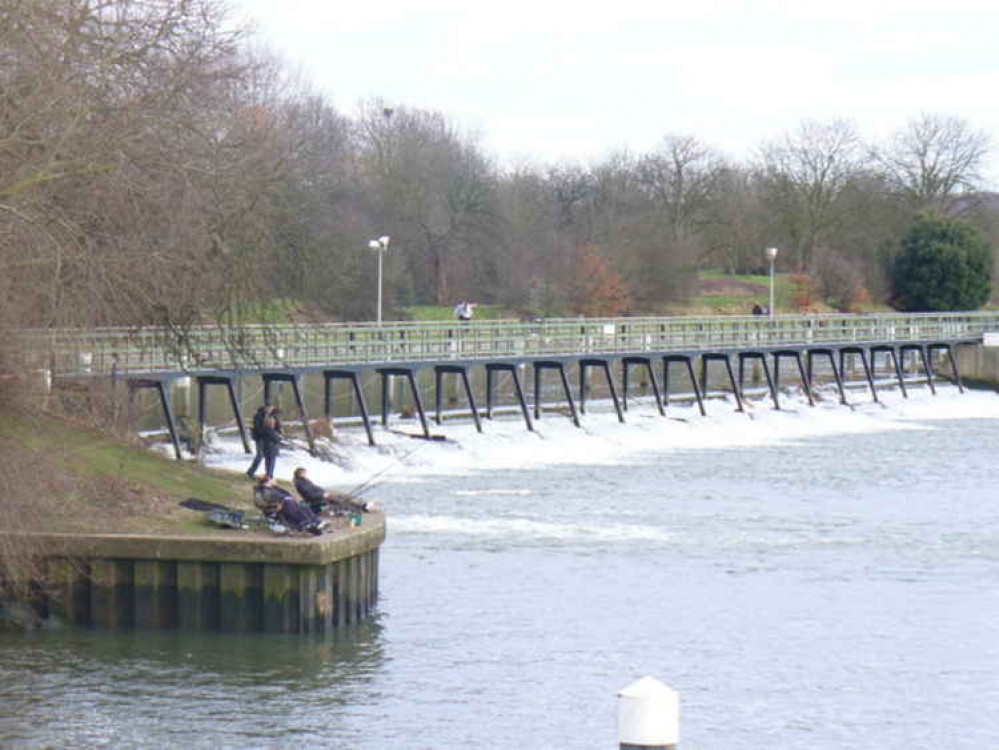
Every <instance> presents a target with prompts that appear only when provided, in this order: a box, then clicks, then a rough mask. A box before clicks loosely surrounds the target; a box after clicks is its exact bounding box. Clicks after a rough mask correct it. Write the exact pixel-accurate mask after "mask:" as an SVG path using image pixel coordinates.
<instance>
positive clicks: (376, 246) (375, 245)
mask: <svg viewBox="0 0 999 750" xmlns="http://www.w3.org/2000/svg"><path fill="white" fill-rule="evenodd" d="M388 246H389V237H388V235H384V236H382V237H379V238H378V239H377V240H371V241H370V242H369V243H368V247H370V248H371V249H372V250H374V251H375V252H376V253H378V325H381V324H382V256H383V255H384V254H385V251H386V250H388Z"/></svg>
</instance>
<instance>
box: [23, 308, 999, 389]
mask: <svg viewBox="0 0 999 750" xmlns="http://www.w3.org/2000/svg"><path fill="white" fill-rule="evenodd" d="M992 331H999V312H961V313H920V314H909V315H903V314H878V315H786V316H779V317H776V318H773V319H771V318H766V317H760V316H744V317H743V316H739V317H723V316H718V317H702V318H558V319H544V320H536V321H531V322H519V321H514V320H490V321H477V322H472V323H452V322H401V323H385V324H382V325H378V324H376V323H331V324H316V325H297V324H283V325H252V326H244V327H239V328H221V327H215V326H202V327H195V328H190V329H185V330H183V331H176V330H172V329H167V328H154V327H148V328H98V329H51V330H44V331H42V330H27V331H20V332H18V333H17V334H16V336H15V338H16V340H17V341H18V343H19V344H20V348H21V353H22V358H23V361H24V364H25V366H26V367H29V368H39V369H46V370H49V371H50V372H51V374H52V375H53V376H54V377H60V376H72V375H113V374H118V375H129V376H138V375H142V374H148V375H156V374H160V375H162V374H169V373H185V374H200V373H210V372H219V371H244V372H245V371H260V370H282V369H288V370H295V369H319V368H322V367H330V368H335V367H338V366H354V367H361V366H365V365H380V364H391V363H393V362H436V361H443V360H448V359H461V360H466V361H477V360H481V361H492V360H509V359H532V358H543V357H575V356H586V355H594V356H616V355H626V354H632V355H635V354H642V353H648V354H658V353H670V352H697V351H710V350H725V349H769V348H780V347H805V346H815V347H819V346H823V345H836V346H844V345H849V344H861V345H863V344H872V343H895V344H904V343H913V342H929V341H951V342H953V341H973V340H976V339H980V338H981V337H982V336H983V334H984V333H986V332H992Z"/></svg>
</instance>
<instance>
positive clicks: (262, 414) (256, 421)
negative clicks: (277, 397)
mask: <svg viewBox="0 0 999 750" xmlns="http://www.w3.org/2000/svg"><path fill="white" fill-rule="evenodd" d="M266 419H267V408H266V407H264V406H261V407H260V408H259V409H257V411H256V413H254V415H253V426H252V427H250V437H251V438H253V439H254V440H260V429H261V428H262V427H263V426H264V422H265V421H266Z"/></svg>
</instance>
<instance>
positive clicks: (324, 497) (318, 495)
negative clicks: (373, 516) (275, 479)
mask: <svg viewBox="0 0 999 750" xmlns="http://www.w3.org/2000/svg"><path fill="white" fill-rule="evenodd" d="M307 473H308V472H306V470H305V469H304V468H302V467H301V466H299V467H298V468H297V469H295V489H296V490H297V491H298V494H299V495H301V496H302V500H303V501H304V502H305V503H307V504H308V506H309V507H310V508H311V509H312V512H313V513H321V512H322V511H324V510H329V511H330V512H332V513H333V514H335V515H339V514H341V513H367V512H369V511H372V510H374V509H375V507H376V506H375V503H374V502H367V503H364V502H360V501H358V500H354V499H353V498H352V497H351V496H350V495H345V494H344V493H342V492H333V491H332V490H324V489H323V488H322V487H320V486H319V485H318V484H316V483H315V482H313V481H312V480H311V479H309V478H308V476H306V475H307Z"/></svg>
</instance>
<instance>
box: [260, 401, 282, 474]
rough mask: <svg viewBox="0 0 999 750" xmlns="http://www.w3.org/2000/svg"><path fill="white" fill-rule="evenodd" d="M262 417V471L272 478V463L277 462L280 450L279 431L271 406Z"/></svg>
mask: <svg viewBox="0 0 999 750" xmlns="http://www.w3.org/2000/svg"><path fill="white" fill-rule="evenodd" d="M268 408H269V409H271V411H269V412H268V413H267V416H266V417H265V418H264V423H263V425H261V427H260V448H261V452H262V453H263V454H264V471H265V474H266V477H267V479H273V478H274V465H275V464H276V463H277V457H278V454H279V453H280V452H281V432H280V428H279V426H278V424H279V423H278V420H277V417H276V416H275V415H274V412H273V407H268Z"/></svg>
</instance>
